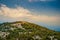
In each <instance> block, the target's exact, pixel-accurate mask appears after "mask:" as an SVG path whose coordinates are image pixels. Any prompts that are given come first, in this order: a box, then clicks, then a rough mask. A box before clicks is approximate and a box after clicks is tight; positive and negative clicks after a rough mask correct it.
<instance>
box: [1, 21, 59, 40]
mask: <svg viewBox="0 0 60 40" xmlns="http://www.w3.org/2000/svg"><path fill="white" fill-rule="evenodd" d="M0 40H60V32H56V31H53V30H49V29H47V28H45V27H43V26H39V25H36V24H34V23H29V22H26V21H16V22H6V23H2V24H0Z"/></svg>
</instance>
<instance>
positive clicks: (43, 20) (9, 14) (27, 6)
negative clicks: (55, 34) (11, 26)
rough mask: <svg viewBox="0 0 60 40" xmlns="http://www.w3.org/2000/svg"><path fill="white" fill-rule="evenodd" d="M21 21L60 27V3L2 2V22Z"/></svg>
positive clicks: (48, 0)
mask: <svg viewBox="0 0 60 40" xmlns="http://www.w3.org/2000/svg"><path fill="white" fill-rule="evenodd" d="M19 20H23V21H29V22H34V23H38V24H41V25H46V26H47V25H51V26H56V27H57V26H59V27H60V1H59V0H0V22H7V21H8V22H9V21H19Z"/></svg>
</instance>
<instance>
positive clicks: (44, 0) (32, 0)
mask: <svg viewBox="0 0 60 40" xmlns="http://www.w3.org/2000/svg"><path fill="white" fill-rule="evenodd" d="M38 1H42V2H46V1H56V0H29V2H38Z"/></svg>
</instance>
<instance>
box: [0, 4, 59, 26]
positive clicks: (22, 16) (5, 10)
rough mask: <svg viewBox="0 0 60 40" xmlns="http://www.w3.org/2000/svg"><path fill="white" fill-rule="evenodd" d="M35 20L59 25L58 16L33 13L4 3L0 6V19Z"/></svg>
mask: <svg viewBox="0 0 60 40" xmlns="http://www.w3.org/2000/svg"><path fill="white" fill-rule="evenodd" d="M17 20H24V21H33V22H34V21H37V22H44V23H47V24H56V25H60V17H57V16H48V15H33V14H32V13H31V11H29V10H28V9H25V8H23V7H18V6H17V7H16V8H9V7H7V6H6V5H2V6H1V7H0V21H17Z"/></svg>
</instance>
